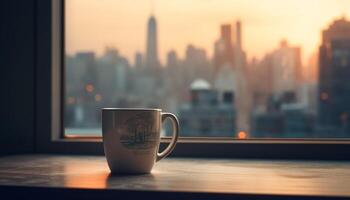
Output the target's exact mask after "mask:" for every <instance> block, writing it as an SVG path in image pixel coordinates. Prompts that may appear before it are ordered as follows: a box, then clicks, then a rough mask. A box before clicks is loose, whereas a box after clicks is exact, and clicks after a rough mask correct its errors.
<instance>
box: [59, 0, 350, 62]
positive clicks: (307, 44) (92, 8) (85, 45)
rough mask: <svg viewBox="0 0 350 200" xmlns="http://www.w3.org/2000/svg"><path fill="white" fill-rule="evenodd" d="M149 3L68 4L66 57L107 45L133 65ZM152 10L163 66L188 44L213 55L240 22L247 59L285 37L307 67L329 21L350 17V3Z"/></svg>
mask: <svg viewBox="0 0 350 200" xmlns="http://www.w3.org/2000/svg"><path fill="white" fill-rule="evenodd" d="M151 4H152V3H151V1H144V0H130V1H121V0H119V1H115V0H103V1H101V0H69V1H66V18H65V19H66V50H67V52H66V53H68V54H74V53H76V52H78V51H94V52H96V53H97V54H98V55H101V54H102V53H103V52H104V49H105V47H107V46H110V47H113V48H117V49H118V50H119V53H120V54H121V55H123V56H125V57H127V58H128V60H129V61H130V62H131V63H133V62H134V55H135V52H136V51H140V52H141V53H142V54H144V52H145V46H146V28H147V20H148V18H149V16H150V14H151V12H152V11H151V10H152V8H151ZM153 10H154V11H153V12H154V15H155V17H156V19H157V25H158V48H159V58H160V61H161V62H162V63H163V64H164V63H165V60H166V54H167V52H168V51H170V50H175V51H176V52H177V54H178V55H179V57H180V58H183V57H184V53H185V50H186V46H187V45H188V44H192V45H194V46H196V47H200V48H204V49H205V50H206V52H207V55H208V57H212V53H213V46H214V42H215V41H216V40H217V39H218V38H219V35H220V25H221V24H227V23H229V24H231V25H232V26H234V24H235V22H236V20H240V21H241V22H242V28H243V34H242V37H243V48H244V50H245V51H246V52H247V55H248V58H249V59H250V58H252V57H257V58H262V57H263V56H264V55H265V54H266V53H268V52H271V51H272V50H273V49H275V48H277V47H278V46H279V43H280V41H281V40H282V39H287V41H288V42H289V44H291V45H293V46H300V47H301V48H302V56H303V57H302V58H303V63H304V64H305V62H306V61H307V60H308V59H309V56H310V55H311V54H312V53H315V52H316V51H317V49H318V45H319V43H320V39H321V31H322V30H323V29H325V28H327V27H328V26H329V24H330V23H331V22H332V21H333V20H335V19H337V18H339V17H341V16H350V1H346V0H309V1H302V0H292V1H279V0H265V1H263V2H262V1H257V0H245V1H238V0H220V1H214V0H176V1H159V0H158V1H154V9H153ZM233 31H234V29H233Z"/></svg>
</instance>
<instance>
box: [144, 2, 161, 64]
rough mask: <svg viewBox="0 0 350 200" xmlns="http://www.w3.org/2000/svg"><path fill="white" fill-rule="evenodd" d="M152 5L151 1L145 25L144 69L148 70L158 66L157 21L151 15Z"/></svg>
mask: <svg viewBox="0 0 350 200" xmlns="http://www.w3.org/2000/svg"><path fill="white" fill-rule="evenodd" d="M153 4H154V3H153V1H151V16H150V17H149V19H148V24H147V41H146V42H147V46H146V67H148V68H157V67H158V66H159V60H158V41H157V21H156V18H155V17H154V15H153V12H154V10H153V9H154V8H153V7H154V5H153Z"/></svg>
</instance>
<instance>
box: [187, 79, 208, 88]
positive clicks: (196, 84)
mask: <svg viewBox="0 0 350 200" xmlns="http://www.w3.org/2000/svg"><path fill="white" fill-rule="evenodd" d="M210 89H211V86H210V83H208V81H206V80H204V79H196V80H194V81H193V82H192V83H191V90H210Z"/></svg>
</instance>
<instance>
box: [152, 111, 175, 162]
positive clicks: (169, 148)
mask: <svg viewBox="0 0 350 200" xmlns="http://www.w3.org/2000/svg"><path fill="white" fill-rule="evenodd" d="M161 115H162V123H163V122H164V121H165V119H167V118H169V119H170V120H171V123H172V125H173V137H172V139H171V142H170V144H169V145H168V146H167V148H166V149H164V151H163V152H161V153H159V152H157V160H156V161H157V162H158V161H160V160H161V159H163V158H165V157H167V156H168V155H169V154H170V153H171V152H172V151H173V150H174V148H175V145H176V142H177V139H178V138H179V120H178V119H177V117H176V116H175V115H174V114H172V113H167V112H162V113H161Z"/></svg>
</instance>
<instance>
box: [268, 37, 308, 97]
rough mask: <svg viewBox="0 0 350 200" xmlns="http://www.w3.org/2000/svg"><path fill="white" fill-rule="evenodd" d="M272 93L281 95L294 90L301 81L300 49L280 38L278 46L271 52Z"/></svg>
mask: <svg viewBox="0 0 350 200" xmlns="http://www.w3.org/2000/svg"><path fill="white" fill-rule="evenodd" d="M271 56H272V73H273V74H272V80H273V89H272V90H273V91H272V92H273V94H274V95H283V94H284V93H286V92H295V91H296V89H297V87H298V85H299V83H300V82H301V81H302V68H301V49H300V47H293V46H290V45H288V43H287V41H286V40H282V41H281V43H280V47H279V48H278V49H276V50H275V51H274V52H273V53H272V54H271Z"/></svg>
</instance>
